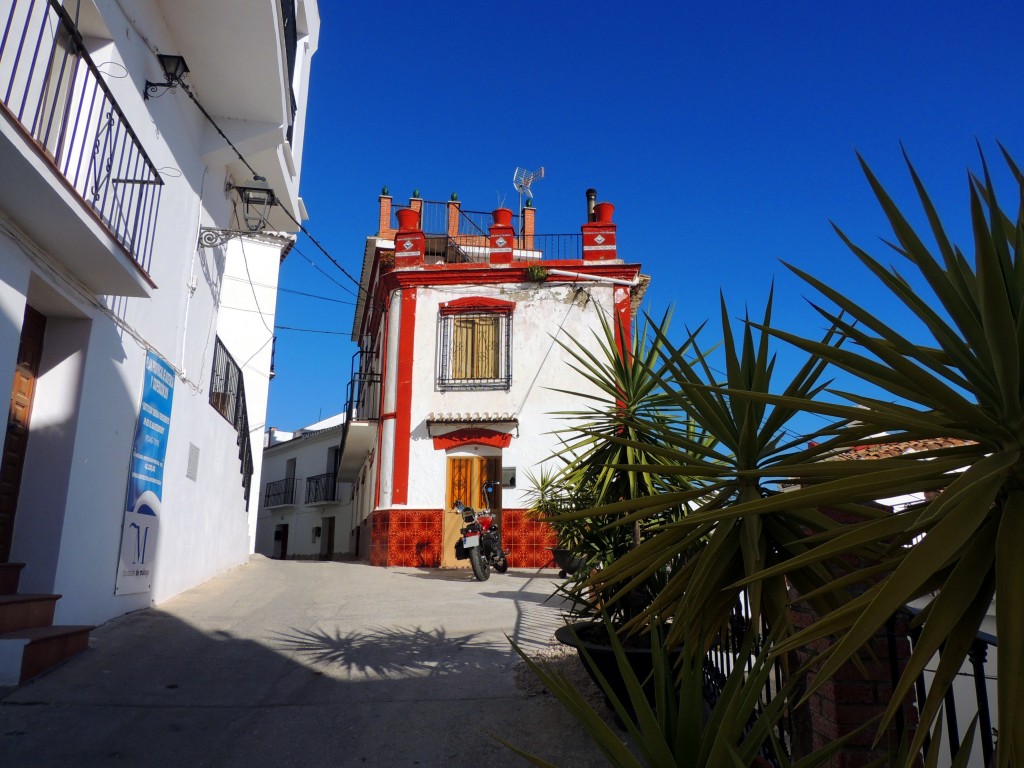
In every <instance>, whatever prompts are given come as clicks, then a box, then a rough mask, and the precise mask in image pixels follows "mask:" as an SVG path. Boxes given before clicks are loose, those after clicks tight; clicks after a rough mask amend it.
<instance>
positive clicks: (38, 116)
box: [0, 0, 163, 272]
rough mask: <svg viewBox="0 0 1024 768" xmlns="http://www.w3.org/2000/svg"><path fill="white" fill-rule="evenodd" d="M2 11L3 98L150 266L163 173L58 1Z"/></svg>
mask: <svg viewBox="0 0 1024 768" xmlns="http://www.w3.org/2000/svg"><path fill="white" fill-rule="evenodd" d="M4 6H5V7H6V10H2V11H0V27H2V37H0V102H2V104H3V108H4V110H5V111H6V112H7V113H8V114H9V115H10V116H11V117H12V118H14V119H15V120H16V121H17V122H18V123H19V124H20V125H21V127H22V129H23V130H24V132H25V134H26V135H27V137H28V138H29V139H30V140H31V141H32V142H34V143H35V144H36V146H37V147H38V148H39V150H40V151H41V152H42V154H43V155H44V156H45V157H46V158H47V159H48V161H49V162H50V163H51V164H52V165H53V166H54V168H55V169H56V170H57V172H58V173H60V175H61V176H63V177H64V179H65V180H66V181H67V183H68V184H69V185H70V186H71V187H72V188H73V189H74V191H75V192H76V193H77V195H78V197H79V198H80V199H81V200H82V201H83V202H84V203H85V204H86V205H87V206H88V207H89V209H90V210H91V211H92V212H93V213H94V214H95V216H96V217H97V218H98V219H99V221H100V222H101V223H102V224H103V225H104V226H105V227H106V228H107V230H109V232H110V234H112V235H113V236H114V237H115V238H116V239H117V241H118V242H119V243H120V244H121V245H122V246H123V247H124V248H125V250H126V251H127V252H128V253H129V255H130V256H131V257H132V258H133V259H134V260H135V262H136V263H137V264H138V265H139V266H140V267H141V268H142V269H143V270H145V271H146V272H149V264H150V259H151V257H152V249H153V236H154V232H155V228H156V217H157V209H158V208H159V205H160V191H161V187H162V186H163V179H161V178H160V174H159V173H158V171H157V169H156V167H155V166H154V165H153V162H152V161H151V160H150V159H149V156H148V155H147V154H146V151H145V150H144V149H143V148H142V143H141V142H140V141H139V138H138V136H136V134H135V132H134V131H133V130H132V128H131V126H130V125H129V123H128V120H127V118H126V117H125V115H124V112H122V111H121V108H120V106H118V104H117V101H116V100H115V99H114V96H113V94H112V93H111V91H110V89H109V88H108V87H107V85H106V83H105V82H104V80H103V77H102V76H101V73H100V71H99V69H97V67H96V64H95V63H94V62H93V60H92V58H91V57H90V56H89V54H88V52H87V50H86V45H85V41H84V40H83V39H82V35H81V33H80V32H79V31H78V28H77V26H76V25H75V21H74V20H73V19H72V18H71V16H70V15H69V14H68V11H67V10H66V9H65V8H64V6H63V5H61V4H60V2H59V1H58V0H13V2H11V3H5V4H4Z"/></svg>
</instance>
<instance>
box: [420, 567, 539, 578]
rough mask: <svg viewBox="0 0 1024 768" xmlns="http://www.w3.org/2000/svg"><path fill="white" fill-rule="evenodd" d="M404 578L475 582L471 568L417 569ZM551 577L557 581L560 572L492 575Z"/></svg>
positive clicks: (522, 572) (535, 571)
mask: <svg viewBox="0 0 1024 768" xmlns="http://www.w3.org/2000/svg"><path fill="white" fill-rule="evenodd" d="M402 575H403V576H411V577H413V578H416V579H426V580H428V581H474V580H475V579H474V577H473V571H472V570H470V569H469V568H417V569H416V570H415V571H413V572H407V573H402ZM547 576H550V578H551V579H555V580H557V578H558V571H557V570H555V569H553V568H550V569H530V570H510V571H508V572H507V573H492V574H491V578H493V579H521V580H528V579H536V578H538V577H541V578H544V577H547Z"/></svg>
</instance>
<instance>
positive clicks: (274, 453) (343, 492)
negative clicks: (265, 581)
mask: <svg viewBox="0 0 1024 768" xmlns="http://www.w3.org/2000/svg"><path fill="white" fill-rule="evenodd" d="M340 443H341V428H340V427H336V428H329V429H325V430H324V431H320V432H316V433H312V434H306V435H298V436H296V437H295V438H294V439H292V440H288V441H285V442H282V443H278V444H277V445H274V446H272V447H270V448H268V449H266V450H265V451H264V456H263V484H262V485H261V487H260V488H259V490H258V494H259V495H258V498H259V520H258V523H257V535H256V551H257V552H259V553H260V554H263V555H266V556H267V557H271V556H273V554H274V529H275V528H276V526H278V525H281V524H283V525H287V526H288V556H289V557H299V558H315V557H318V556H319V555H320V553H321V547H322V545H323V544H324V541H323V537H322V536H321V537H320V538H316V539H314V537H313V529H314V528H317V527H320V528H322V529H323V534H324V535H326V524H325V523H324V519H325V518H328V517H333V518H334V519H335V529H334V555H335V557H339V556H342V555H345V554H348V553H350V552H352V544H351V531H352V529H353V527H354V522H353V519H352V514H353V505H352V501H351V498H352V485H351V483H341V484H339V486H338V489H337V495H336V499H337V502H336V503H322V504H306V503H305V498H306V480H307V479H308V478H310V477H315V476H316V475H322V474H324V473H327V472H334V466H333V464H332V462H331V455H332V454H331V449H332V448H335V449H336V448H338V446H339V445H340ZM291 459H294V460H295V475H294V477H295V504H294V505H289V506H275V507H271V508H269V509H267V508H266V507H265V505H264V499H265V490H266V485H267V483H272V482H275V481H277V480H283V479H284V478H285V477H286V476H287V465H288V461H289V460H291Z"/></svg>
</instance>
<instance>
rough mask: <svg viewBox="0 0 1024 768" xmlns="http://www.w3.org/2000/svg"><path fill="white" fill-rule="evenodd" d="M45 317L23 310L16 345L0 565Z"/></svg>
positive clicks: (2, 471) (3, 469) (0, 504)
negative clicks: (22, 319)
mask: <svg viewBox="0 0 1024 768" xmlns="http://www.w3.org/2000/svg"><path fill="white" fill-rule="evenodd" d="M45 333H46V317H45V316H44V315H43V314H42V313H40V312H37V311H36V310H34V309H32V307H30V306H28V305H26V306H25V318H24V321H23V323H22V326H21V338H20V340H19V343H18V359H17V362H16V364H15V367H14V380H13V383H12V385H11V405H10V411H9V412H8V416H7V434H6V438H5V440H4V448H3V456H2V458H0V563H6V562H7V560H8V558H9V557H10V554H11V542H12V541H13V539H14V514H15V512H17V509H18V494H19V492H20V491H21V476H22V471H23V470H24V468H25V451H26V449H27V447H28V435H29V422H30V420H31V418H32V401H33V399H34V398H35V391H36V380H37V379H38V378H39V363H40V360H41V359H42V355H43V336H44V335H45Z"/></svg>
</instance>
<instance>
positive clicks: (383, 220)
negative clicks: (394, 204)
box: [377, 187, 395, 240]
mask: <svg viewBox="0 0 1024 768" xmlns="http://www.w3.org/2000/svg"><path fill="white" fill-rule="evenodd" d="M377 202H378V203H380V218H379V219H378V220H377V237H382V238H384V239H385V240H390V239H391V238H392V237H393V236H394V234H395V230H393V229H392V228H391V195H389V194H388V188H387V187H384V189H382V190H381V191H380V197H378V198H377Z"/></svg>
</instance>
